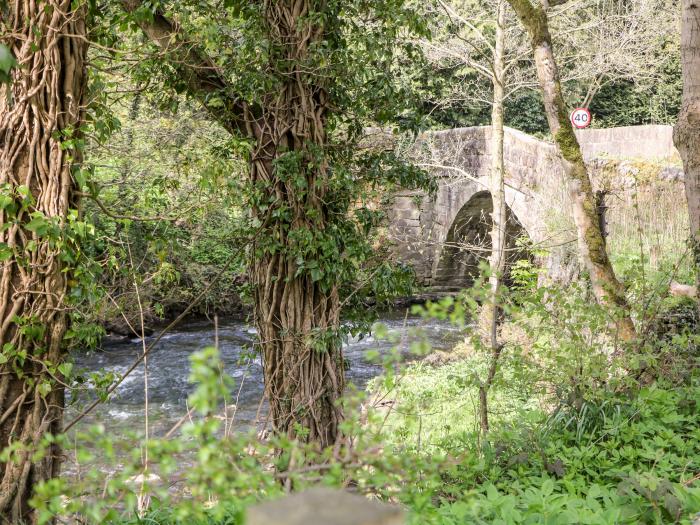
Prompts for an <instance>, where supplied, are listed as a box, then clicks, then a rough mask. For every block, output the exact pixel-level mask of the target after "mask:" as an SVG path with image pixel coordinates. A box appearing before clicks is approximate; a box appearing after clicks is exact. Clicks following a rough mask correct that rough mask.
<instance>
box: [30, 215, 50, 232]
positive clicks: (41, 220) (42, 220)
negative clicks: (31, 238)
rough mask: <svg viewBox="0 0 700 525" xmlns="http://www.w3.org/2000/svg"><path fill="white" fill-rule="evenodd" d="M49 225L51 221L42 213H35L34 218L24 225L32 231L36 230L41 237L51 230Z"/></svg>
mask: <svg viewBox="0 0 700 525" xmlns="http://www.w3.org/2000/svg"><path fill="white" fill-rule="evenodd" d="M49 226H50V223H49V221H48V220H46V217H44V216H43V215H41V214H34V216H33V217H32V220H30V221H29V222H28V223H27V224H25V226H24V227H25V228H26V229H27V230H29V231H30V232H34V233H36V234H37V235H38V236H39V237H41V236H43V235H46V233H47V232H48V231H49Z"/></svg>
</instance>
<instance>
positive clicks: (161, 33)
mask: <svg viewBox="0 0 700 525" xmlns="http://www.w3.org/2000/svg"><path fill="white" fill-rule="evenodd" d="M121 4H122V7H123V8H124V10H125V11H126V12H127V13H129V14H134V13H136V12H137V11H139V10H142V9H147V8H146V7H145V6H144V5H143V2H141V0H122V1H121ZM150 14H151V16H150V17H143V16H138V17H135V21H136V23H137V24H138V26H139V27H140V28H141V30H142V31H143V32H144V33H145V34H146V36H147V37H148V38H150V39H151V40H152V41H153V43H154V44H156V45H157V46H158V47H160V48H161V49H162V50H163V51H164V52H167V53H168V54H169V55H170V56H171V57H172V58H173V59H174V64H175V66H176V69H177V71H178V74H179V75H180V78H181V79H182V80H183V81H184V83H185V85H186V86H187V91H188V93H189V94H190V95H191V96H193V97H194V98H196V99H197V100H199V102H200V103H201V104H202V105H203V106H204V108H205V109H206V110H207V111H208V112H209V113H210V114H211V116H212V117H213V118H214V120H216V121H217V122H219V123H220V124H221V125H222V126H223V127H224V128H225V129H226V130H227V131H229V132H230V133H233V134H243V135H246V136H251V135H253V132H254V128H253V127H252V126H253V125H254V123H253V122H252V121H248V120H247V119H246V115H250V114H253V113H255V112H254V111H253V108H250V107H248V105H247V103H246V102H245V101H243V100H241V99H240V98H238V97H237V96H236V95H235V94H234V93H232V89H231V86H230V85H229V83H228V81H227V80H226V79H225V78H224V76H223V75H222V73H221V70H220V68H219V67H218V66H217V65H216V64H215V63H214V61H213V60H212V59H211V57H209V56H208V55H207V53H206V52H205V51H204V50H203V49H201V47H199V46H198V45H197V44H196V43H195V42H193V41H191V40H190V39H189V38H187V35H186V34H185V33H184V32H183V31H182V29H181V28H180V27H178V26H177V25H176V24H175V23H173V22H171V21H170V20H168V19H167V18H166V17H165V16H164V15H163V14H162V13H161V12H160V11H158V10H156V11H155V12H151V13H150ZM222 103H223V107H222Z"/></svg>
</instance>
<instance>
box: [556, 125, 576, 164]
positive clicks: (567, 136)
mask: <svg viewBox="0 0 700 525" xmlns="http://www.w3.org/2000/svg"><path fill="white" fill-rule="evenodd" d="M561 120H562V116H561V115H559V121H560V122H559V124H560V127H559V131H557V134H556V135H555V136H554V140H555V141H556V143H557V146H558V147H559V151H561V155H562V157H564V158H565V159H566V160H568V161H569V162H572V163H574V164H578V163H581V164H583V155H582V154H581V146H580V145H579V143H578V140H577V139H576V135H575V134H574V130H573V129H572V128H571V125H570V124H569V122H568V120H567V119H564V120H565V122H561Z"/></svg>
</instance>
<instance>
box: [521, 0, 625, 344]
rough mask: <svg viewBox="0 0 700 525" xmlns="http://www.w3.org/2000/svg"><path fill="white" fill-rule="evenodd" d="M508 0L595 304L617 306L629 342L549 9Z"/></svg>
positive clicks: (619, 291) (621, 292) (622, 296)
mask: <svg viewBox="0 0 700 525" xmlns="http://www.w3.org/2000/svg"><path fill="white" fill-rule="evenodd" d="M508 1H509V3H510V5H511V6H512V7H513V9H514V10H515V12H516V14H517V16H518V19H519V20H520V22H521V23H522V24H523V26H525V29H526V30H527V32H528V34H529V35H530V41H531V44H532V50H533V53H534V56H535V66H536V69H537V77H538V80H539V83H540V88H541V89H542V95H543V99H544V107H545V112H546V114H547V122H548V124H549V130H550V131H551V133H552V136H553V137H554V141H555V143H556V145H557V149H558V150H559V154H560V155H561V156H562V158H563V159H564V161H565V168H566V171H567V175H568V178H569V183H570V187H571V191H570V194H571V198H572V202H573V209H574V222H575V223H576V230H577V236H578V248H579V252H580V253H581V257H582V259H583V262H584V265H585V267H586V270H588V273H589V274H590V279H591V285H592V288H593V293H594V295H595V297H596V300H597V301H598V303H599V304H601V305H603V306H606V307H612V308H615V310H617V312H616V315H617V317H618V321H617V333H618V337H620V339H622V340H624V341H631V340H633V339H634V338H635V337H636V331H635V328H634V324H633V322H632V318H631V317H630V313H629V305H628V304H627V300H626V298H625V291H624V288H623V287H622V285H621V284H620V282H619V281H618V280H617V277H616V275H615V271H614V270H613V267H612V264H610V259H609V258H608V253H607V250H606V246H605V238H604V237H603V233H602V231H601V229H600V221H599V219H598V212H597V208H596V199H595V195H594V193H593V188H592V184H591V180H590V178H589V176H588V171H587V169H586V164H585V163H584V161H583V154H582V153H581V146H580V145H579V143H578V139H577V138H576V135H575V134H574V130H573V127H572V126H571V123H570V122H569V116H568V112H567V110H566V104H565V102H564V97H563V96H562V91H561V83H560V81H559V71H558V68H557V63H556V60H555V58H554V52H553V50H552V37H551V35H550V33H549V24H548V20H547V12H546V11H545V9H544V8H543V7H542V6H540V5H537V4H534V5H533V4H532V3H531V1H530V0H508ZM557 3H562V2H557Z"/></svg>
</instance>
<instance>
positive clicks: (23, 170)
mask: <svg viewBox="0 0 700 525" xmlns="http://www.w3.org/2000/svg"><path fill="white" fill-rule="evenodd" d="M2 23H4V25H5V28H6V29H7V30H8V33H7V35H8V36H2V37H0V40H2V42H3V43H5V44H6V45H8V47H9V48H10V49H11V50H12V52H13V54H14V55H15V57H16V58H17V61H18V62H19V63H20V64H21V68H20V69H16V70H15V71H14V73H13V83H12V84H11V86H9V87H6V88H5V89H4V90H0V184H2V186H3V189H2V197H3V211H2V218H1V220H2V225H3V228H2V233H0V241H2V242H3V243H5V245H6V246H7V247H8V248H9V249H10V250H12V252H13V254H12V256H11V257H9V258H8V259H7V260H5V262H3V263H2V274H1V277H0V346H2V357H3V361H6V362H4V363H3V364H2V365H0V448H4V447H6V446H8V445H14V446H16V445H18V444H21V445H23V448H20V449H19V450H18V451H17V452H16V453H15V454H14V455H13V457H12V458H11V460H10V461H8V462H7V463H3V464H0V469H1V470H2V480H1V481H0V518H1V519H2V523H12V524H18V523H24V522H34V521H36V516H35V515H34V514H33V513H32V512H31V509H30V507H29V504H28V502H29V499H30V497H31V495H32V492H33V487H34V486H35V485H36V484H37V483H39V482H41V481H44V480H48V479H50V478H52V477H54V476H56V475H57V474H58V471H59V466H60V450H59V449H58V448H57V447H56V446H55V445H54V446H51V447H50V448H49V449H48V451H47V452H46V453H45V454H44V455H43V456H39V457H36V458H33V457H32V451H34V450H36V449H37V447H38V446H39V444H40V441H41V439H42V438H43V437H44V436H45V435H46V434H48V433H51V434H59V433H60V432H61V417H62V411H63V395H64V393H63V386H62V384H61V379H62V378H61V374H60V372H59V371H58V369H57V367H58V365H59V364H60V363H61V361H62V359H63V350H62V348H63V346H62V340H63V336H64V333H65V330H66V324H67V317H66V312H65V306H64V299H65V298H66V293H67V288H68V282H67V280H68V276H67V273H66V270H67V267H66V264H65V263H64V262H63V260H62V258H61V256H62V253H63V250H65V249H66V247H65V246H62V245H61V243H57V242H54V241H55V239H54V240H50V239H49V237H48V234H46V233H45V232H43V231H42V230H43V229H42V228H36V227H34V226H35V225H36V220H39V221H43V219H42V218H41V217H45V218H46V220H47V221H49V222H51V223H52V224H54V225H56V226H58V227H59V228H61V227H62V226H64V225H65V222H66V216H67V214H68V210H69V209H70V208H74V207H75V205H76V202H75V200H74V195H73V190H74V187H73V179H72V177H71V164H72V163H74V162H79V161H80V158H79V157H80V153H79V151H77V150H74V149H73V148H72V147H70V145H69V144H66V143H65V140H66V139H65V137H66V135H72V137H73V138H75V137H76V136H78V131H77V128H78V127H79V126H80V124H81V122H82V119H83V104H84V94H85V81H86V75H85V56H86V51H87V39H86V31H85V18H84V9H83V8H82V7H78V8H76V7H74V5H73V3H72V2H71V0H50V1H47V2H19V1H16V2H12V3H11V4H10V6H9V18H8V19H7V20H5V21H3V22H0V28H2V27H3V26H2V25H1V24H2ZM5 90H11V96H8V93H6V92H3V91H5ZM26 189H28V191H29V196H27V194H26ZM30 214H31V217H30ZM30 220H34V223H35V224H34V226H33V225H28V222H29V221H30ZM3 248H4V247H3Z"/></svg>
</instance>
